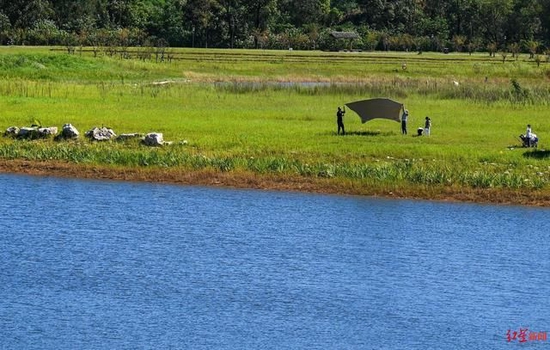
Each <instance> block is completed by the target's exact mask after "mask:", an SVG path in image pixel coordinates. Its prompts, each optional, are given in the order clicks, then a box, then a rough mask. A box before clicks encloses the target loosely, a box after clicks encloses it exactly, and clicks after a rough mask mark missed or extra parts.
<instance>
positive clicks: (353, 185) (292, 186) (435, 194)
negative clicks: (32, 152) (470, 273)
mask: <svg viewBox="0 0 550 350" xmlns="http://www.w3.org/2000/svg"><path fill="white" fill-rule="evenodd" d="M0 173H11V174H25V175H34V176H55V177H67V178H83V179H99V180H114V181H136V182H151V183H167V184H179V185H196V186H216V187H230V188H242V189H261V190H276V191H291V192H305V193H324V194H339V195H359V196H374V197H387V198H408V199H421V200H435V201H447V202H448V201H453V202H473V203H492V204H507V205H528V206H540V207H550V193H547V192H543V191H527V190H510V189H470V188H461V187H443V186H441V187H426V186H423V187H421V188H418V187H416V188H410V189H409V188H402V187H394V188H388V187H377V188H372V187H366V186H364V185H363V184H361V183H360V182H359V181H353V180H348V181H346V180H343V181H334V180H332V179H324V178H309V177H301V176H292V175H273V174H256V173H252V172H219V171H215V170H212V169H205V170H196V171H189V170H185V169H178V168H166V169H163V168H116V167H109V166H96V165H94V166H92V165H84V164H73V163H66V162H60V161H47V162H43V161H40V162H37V161H27V160H19V159H17V160H5V159H0Z"/></svg>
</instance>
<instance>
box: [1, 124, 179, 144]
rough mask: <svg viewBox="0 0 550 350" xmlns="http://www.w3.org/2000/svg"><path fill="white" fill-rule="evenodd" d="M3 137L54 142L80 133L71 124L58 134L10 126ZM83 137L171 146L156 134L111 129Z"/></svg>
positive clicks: (95, 130)
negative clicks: (137, 140)
mask: <svg viewBox="0 0 550 350" xmlns="http://www.w3.org/2000/svg"><path fill="white" fill-rule="evenodd" d="M4 135H5V136H9V137H14V138H20V139H29V140H34V139H43V138H47V137H50V136H54V139H55V140H71V139H77V138H78V137H79V136H80V132H79V131H78V130H77V128H75V127H74V126H73V125H72V124H65V125H63V127H62V128H61V132H60V133H59V134H58V129H57V127H55V126H52V127H41V126H36V125H33V126H30V127H22V128H18V127H17V126H11V127H9V128H7V129H6V131H5V132H4ZM84 135H85V136H86V137H87V138H89V139H90V140H92V141H110V140H117V141H126V140H129V139H135V138H141V143H142V144H144V145H146V146H164V145H170V144H172V142H168V141H164V138H163V134H162V133H158V132H152V133H148V134H146V135H145V136H143V135H142V134H139V133H130V134H120V135H119V136H117V134H116V133H115V132H114V131H113V129H111V128H107V127H101V128H99V127H94V128H92V129H90V130H88V131H87V132H86V133H85V134H84ZM186 142H187V141H186Z"/></svg>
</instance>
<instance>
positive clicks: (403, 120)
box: [401, 109, 409, 135]
mask: <svg viewBox="0 0 550 350" xmlns="http://www.w3.org/2000/svg"><path fill="white" fill-rule="evenodd" d="M408 118H409V111H408V110H406V109H405V111H404V112H403V114H402V115H401V134H403V135H407V119H408Z"/></svg>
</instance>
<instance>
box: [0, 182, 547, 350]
mask: <svg viewBox="0 0 550 350" xmlns="http://www.w3.org/2000/svg"><path fill="white" fill-rule="evenodd" d="M0 196H1V197H0V198H1V199H2V200H1V201H0V213H1V215H0V229H1V233H0V243H1V245H0V247H1V251H0V267H1V270H0V303H1V308H0V349H502V348H504V347H509V346H512V347H514V348H519V347H520V346H522V345H526V346H528V347H535V348H540V347H544V348H547V347H548V346H549V345H550V341H549V340H537V341H535V340H528V341H526V343H525V344H520V343H519V338H517V339H515V340H512V341H511V342H508V339H507V332H508V330H511V331H512V332H513V331H517V332H519V331H520V328H528V329H529V332H550V303H549V301H550V298H549V296H550V275H549V271H550V242H549V233H550V210H548V209H541V208H529V207H514V206H491V205H474V204H457V203H437V202H423V201H410V200H386V199H375V198H364V197H347V196H327V195H311V194H299V193H281V192H262V191H246V190H233V189H219V188H203V187H178V186H171V185H156V184H146V183H123V182H105V181H85V180H74V179H59V178H48V177H27V176H18V175H0ZM511 334H512V333H511ZM539 334H542V333H539Z"/></svg>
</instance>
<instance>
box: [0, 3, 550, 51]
mask: <svg viewBox="0 0 550 350" xmlns="http://www.w3.org/2000/svg"><path fill="white" fill-rule="evenodd" d="M333 30H348V31H356V32H358V33H359V34H360V36H361V40H359V41H358V43H359V44H360V45H364V48H365V49H377V48H378V49H383V48H384V49H399V50H410V49H412V48H416V49H418V50H440V49H442V48H443V47H447V48H450V49H455V50H468V51H469V52H472V51H473V50H475V49H480V48H482V49H484V50H486V49H487V47H491V48H494V47H495V45H496V47H497V49H498V50H499V51H503V50H506V49H507V48H509V47H520V48H522V50H523V51H528V50H529V49H528V47H529V46H528V45H525V43H527V42H537V43H540V49H539V51H541V52H542V51H543V50H544V48H547V47H550V0H303V1H294V0H81V1H74V0H0V43H4V44H5V43H8V42H10V43H16V44H18V43H26V44H33V43H38V42H43V43H56V42H58V41H60V40H62V39H59V38H61V37H65V38H69V37H70V38H71V41H73V40H74V38H75V37H76V38H78V41H79V42H80V43H81V44H87V45H92V44H91V43H92V42H93V43H94V44H93V45H92V46H93V47H100V46H102V45H103V46H104V45H110V44H108V43H113V42H116V41H117V40H118V41H123V42H119V44H123V45H133V44H138V45H139V44H141V43H144V42H145V41H147V45H152V44H151V43H154V42H159V40H163V42H165V43H167V44H169V45H186V46H200V47H207V46H211V47H212V46H214V47H228V48H233V47H256V48H258V47H270V48H285V47H287V46H291V45H292V46H294V47H297V48H298V47H300V48H301V47H304V48H318V47H319V45H321V47H323V48H331V49H338V47H337V45H335V44H334V43H332V44H331V43H330V40H331V37H330V32H331V31H333ZM123 34H124V35H123ZM126 34H127V35H126ZM107 38H108V39H107ZM100 39H101V40H100ZM512 44H516V45H515V46H510V45H512Z"/></svg>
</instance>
